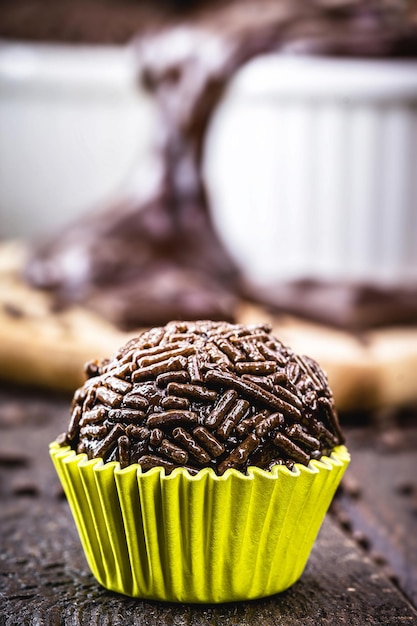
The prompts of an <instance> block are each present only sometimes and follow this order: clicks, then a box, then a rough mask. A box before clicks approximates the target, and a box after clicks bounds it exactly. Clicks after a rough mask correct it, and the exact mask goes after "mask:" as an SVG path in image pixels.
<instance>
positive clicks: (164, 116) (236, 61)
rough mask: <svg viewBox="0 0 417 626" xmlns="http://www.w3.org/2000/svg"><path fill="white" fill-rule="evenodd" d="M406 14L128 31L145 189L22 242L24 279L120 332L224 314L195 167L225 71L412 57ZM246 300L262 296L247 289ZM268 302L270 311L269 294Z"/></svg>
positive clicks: (313, 11) (335, 8)
mask: <svg viewBox="0 0 417 626" xmlns="http://www.w3.org/2000/svg"><path fill="white" fill-rule="evenodd" d="M197 4H198V3H197ZM410 15H412V11H411V9H410V8H409V7H407V6H406V3H402V2H390V3H387V4H386V5H385V4H384V5H381V3H379V2H375V1H373V0H372V1H371V0H368V1H365V2H360V3H359V2H356V1H355V0H344V1H341V2H330V1H329V0H315V1H314V2H313V1H311V2H305V1H304V0H303V1H301V0H298V1H297V0H292V1H291V2H285V1H284V0H281V1H276V0H274V1H273V2H272V1H271V0H261V1H260V2H257V3H253V2H250V1H244V0H242V1H241V2H228V3H225V4H221V5H217V4H216V5H215V6H210V7H207V8H206V9H205V10H204V6H203V10H198V8H194V10H192V11H191V10H190V11H185V14H183V16H182V20H181V21H180V23H178V22H179V20H178V19H177V20H175V19H171V22H173V24H170V25H169V26H168V27H165V28H161V27H160V28H158V29H156V30H155V31H154V32H153V33H152V34H149V33H148V34H146V35H143V36H141V37H140V38H139V37H138V38H137V40H136V41H135V42H134V44H133V45H134V47H135V49H136V53H137V60H138V79H139V80H141V81H142V83H143V84H144V85H145V86H146V88H147V89H148V90H149V91H150V92H151V93H152V94H153V96H154V98H155V101H156V104H157V109H158V115H159V121H158V133H159V137H158V141H159V145H158V154H157V166H156V167H155V172H156V173H158V176H156V177H155V181H154V185H153V188H152V190H151V192H150V193H149V195H148V196H147V199H146V201H145V200H140V201H139V200H138V199H133V200H132V201H130V200H129V201H128V200H126V201H121V202H120V203H119V205H118V206H115V207H111V208H110V209H108V210H105V211H100V212H97V213H94V214H91V215H88V216H87V217H84V218H82V219H80V220H78V221H76V222H75V223H74V224H73V225H72V226H70V227H68V228H66V229H65V230H64V231H63V232H62V233H60V234H58V235H57V236H54V237H51V238H49V239H46V241H44V242H41V243H38V244H36V245H34V247H33V249H32V252H31V254H30V258H29V260H28V263H27V265H26V269H25V277H26V279H27V280H28V281H29V282H30V283H31V284H33V285H35V286H37V287H40V288H45V289H49V290H51V291H52V292H54V293H55V294H56V296H57V300H58V302H59V303H61V304H62V303H66V302H71V301H74V300H75V301H79V302H83V303H84V304H85V305H87V306H89V307H91V308H93V309H96V310H98V311H99V312H100V313H101V314H103V315H105V316H106V317H108V318H109V319H110V320H112V321H113V322H115V323H116V324H118V325H119V326H121V327H124V328H131V327H137V326H140V325H145V326H148V325H156V324H163V323H165V322H167V321H168V320H170V319H201V318H210V319H227V320H232V319H234V317H235V314H236V306H237V303H238V299H239V298H240V297H241V295H242V283H243V280H242V277H241V276H240V272H239V269H238V268H237V267H236V266H235V264H234V262H233V261H232V260H231V258H230V256H229V253H228V251H227V250H225V249H224V247H223V245H222V243H221V242H220V240H219V239H218V237H217V235H216V233H215V231H214V229H213V226H212V223H211V220H210V213H209V210H208V206H207V199H206V194H205V189H204V184H203V181H202V179H201V168H200V160H201V153H202V147H203V142H204V138H205V134H206V130H207V125H208V122H209V120H210V117H211V114H212V112H213V110H214V109H215V107H216V105H217V103H218V102H219V99H220V98H221V96H222V93H223V91H224V88H225V86H226V85H227V83H228V80H229V78H230V77H231V76H233V75H234V73H235V72H236V70H237V69H238V68H239V67H241V66H242V65H243V64H244V63H245V62H246V61H248V60H250V59H251V58H253V57H255V56H257V55H258V54H261V53H264V52H271V51H277V52H284V53H289V52H292V53H297V52H303V53H309V54H332V55H350V56H358V57H363V56H368V57H369V56H371V57H372V56H404V55H416V54H417V37H416V30H415V27H414V25H412V22H411V21H410V19H409V18H410ZM175 21H176V23H175ZM246 295H248V296H249V297H250V298H252V299H254V300H257V299H258V298H259V299H260V300H262V297H261V296H260V295H259V294H258V293H257V292H256V290H254V289H252V288H249V287H247V289H246ZM272 300H273V301H274V300H275V301H278V304H277V307H278V308H280V292H279V290H274V289H272ZM352 306H354V303H353V305H352ZM281 308H285V306H282V305H281ZM355 310H356V309H355ZM317 317H320V313H318V315H317ZM400 317H401V316H400ZM403 317H404V316H403ZM388 321H391V319H389V320H388ZM226 352H227V350H226Z"/></svg>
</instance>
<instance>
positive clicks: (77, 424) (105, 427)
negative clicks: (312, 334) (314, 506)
mask: <svg viewBox="0 0 417 626" xmlns="http://www.w3.org/2000/svg"><path fill="white" fill-rule="evenodd" d="M86 373H87V376H88V379H87V380H86V382H85V384H84V385H83V386H82V387H81V388H79V389H78V390H77V391H76V393H75V395H74V399H73V404H72V416H71V420H70V424H69V427H68V431H67V432H66V433H65V434H64V435H63V436H61V438H59V441H60V442H61V443H65V444H69V445H70V446H71V447H72V448H73V449H74V450H76V451H77V452H78V453H86V454H87V457H88V458H90V459H91V458H97V457H100V458H102V459H103V461H104V462H110V461H119V462H120V466H121V467H126V466H128V465H130V464H133V463H138V464H139V465H140V466H141V468H142V471H147V470H149V469H150V468H152V467H163V468H164V469H165V471H166V473H170V472H171V471H172V470H173V469H175V468H176V467H185V468H187V469H188V471H189V472H190V473H192V474H195V473H197V472H198V471H199V470H200V469H202V468H204V467H211V468H213V469H214V471H215V472H216V474H218V475H221V474H223V473H224V472H225V471H226V470H227V469H229V468H235V469H237V470H240V471H241V472H245V471H246V469H247V468H248V467H249V466H256V467H259V468H262V469H264V470H270V469H271V468H272V467H273V466H274V465H276V464H281V465H282V464H283V465H286V466H287V467H289V468H292V466H293V465H294V463H301V464H303V465H308V463H309V461H310V459H319V458H320V457H322V456H323V455H329V454H330V453H331V451H332V449H333V448H334V447H335V446H337V445H339V444H341V443H343V441H344V439H343V435H342V432H341V430H340V426H339V422H338V418H337V414H336V411H335V407H334V403H333V398H332V394H331V391H330V389H329V386H328V382H327V378H326V375H325V374H324V373H323V371H322V370H321V369H320V367H319V366H318V365H317V363H316V362H315V361H313V360H312V359H311V358H309V357H306V356H299V355H297V354H295V353H294V352H293V351H292V350H291V349H290V348H289V347H287V346H285V345H283V343H282V342H281V341H279V340H278V339H276V338H275V337H274V336H273V335H272V333H271V328H270V327H269V326H268V325H266V324H256V325H247V326H245V325H241V324H229V323H227V322H213V321H196V322H170V323H168V324H167V325H166V326H164V327H158V328H153V329H151V330H147V331H144V332H142V333H141V334H140V335H139V336H138V337H136V338H134V339H132V340H130V341H129V342H128V343H127V344H126V345H125V346H124V347H122V348H121V349H120V351H119V352H118V353H117V354H116V355H115V356H114V357H113V358H112V359H111V360H109V359H106V360H103V361H101V362H97V361H93V362H90V363H88V364H87V365H86Z"/></svg>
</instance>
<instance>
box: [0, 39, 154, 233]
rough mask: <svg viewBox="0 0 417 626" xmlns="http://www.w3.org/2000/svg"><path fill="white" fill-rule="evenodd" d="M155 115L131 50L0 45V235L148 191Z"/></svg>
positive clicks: (49, 225)
mask: <svg viewBox="0 0 417 626" xmlns="http://www.w3.org/2000/svg"><path fill="white" fill-rule="evenodd" d="M154 113H155V111H154V108H153V106H152V103H151V102H150V101H149V97H148V96H147V95H146V94H145V93H144V92H143V91H142V90H141V89H140V87H139V85H138V83H137V72H136V63H135V59H134V55H133V53H132V51H131V50H130V49H129V47H116V46H114V47H111V46H75V45H74V46H71V45H58V44H57V45H55V44H54V45H52V44H30V43H24V42H11V43H8V42H5V41H3V42H0V237H15V236H25V235H32V234H36V233H40V232H43V231H45V230H47V231H53V229H54V228H56V227H58V226H59V225H62V224H64V223H65V222H67V221H68V220H70V219H71V218H72V217H74V216H76V215H77V214H79V213H81V212H83V211H86V210H90V209H93V208H96V207H97V206H100V205H102V204H103V203H106V202H111V201H113V200H114V199H116V198H117V197H118V194H119V193H120V192H121V191H122V190H123V189H124V188H125V187H126V186H128V187H130V188H131V187H132V186H137V188H139V189H141V188H145V187H146V183H147V176H148V171H147V170H146V165H147V164H148V163H149V159H148V155H149V152H150V144H151V143H152V141H153V132H154V121H155V118H154ZM138 165H139V166H138Z"/></svg>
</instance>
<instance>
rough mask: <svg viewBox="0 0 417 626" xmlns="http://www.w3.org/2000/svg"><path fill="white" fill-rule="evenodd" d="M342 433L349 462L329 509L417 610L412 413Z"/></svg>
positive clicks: (416, 448)
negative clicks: (399, 419) (346, 443)
mask: <svg viewBox="0 0 417 626" xmlns="http://www.w3.org/2000/svg"><path fill="white" fill-rule="evenodd" d="M346 434H347V438H348V445H349V449H350V451H351V454H352V462H351V465H350V468H349V471H348V473H347V474H346V476H345V479H344V481H343V484H342V487H343V488H342V489H341V493H340V495H339V496H338V498H337V500H336V501H335V503H334V506H333V507H332V510H333V512H334V513H335V514H336V517H337V518H338V519H339V520H340V521H341V523H342V525H343V526H345V528H346V529H347V530H348V531H349V532H350V533H351V534H352V537H353V538H354V539H356V540H357V542H358V544H360V545H361V546H362V548H363V549H364V550H366V551H367V552H368V554H369V555H370V557H371V558H373V559H374V560H375V561H376V562H378V563H379V564H381V565H382V566H384V567H385V570H386V572H387V573H388V574H389V576H390V577H391V579H392V580H394V581H395V582H396V583H397V584H398V585H399V586H400V588H401V589H402V590H403V591H404V593H405V594H406V595H407V596H408V598H409V599H410V600H411V601H412V603H413V604H414V606H417V412H416V413H412V414H409V415H407V416H406V417H405V418H404V420H403V421H402V422H401V421H397V422H394V423H393V422H390V423H389V424H388V427H386V426H383V427H382V428H381V427H377V426H376V425H375V424H374V423H373V424H372V423H371V424H368V425H365V426H362V427H356V428H347V429H346Z"/></svg>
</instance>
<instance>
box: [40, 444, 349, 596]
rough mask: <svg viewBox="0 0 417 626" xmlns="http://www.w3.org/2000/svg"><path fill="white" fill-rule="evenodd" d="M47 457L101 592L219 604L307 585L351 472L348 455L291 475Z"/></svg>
mask: <svg viewBox="0 0 417 626" xmlns="http://www.w3.org/2000/svg"><path fill="white" fill-rule="evenodd" d="M50 454H51V457H52V460H53V462H54V465H55V468H56V471H57V473H58V476H59V478H60V480H61V483H62V485H63V488H64V490H65V493H66V495H67V498H68V502H69V504H70V507H71V510H72V513H73V516H74V519H75V523H76V526H77V529H78V532H79V535H80V539H81V543H82V545H83V548H84V551H85V555H86V558H87V561H88V563H89V566H90V568H91V570H92V572H93V574H94V576H95V577H96V579H97V580H98V582H99V583H100V584H101V585H103V586H104V587H106V588H107V589H110V590H112V591H116V592H119V593H122V594H125V595H128V596H133V597H139V598H147V599H156V600H164V601H172V602H189V603H218V602H232V601H238V600H249V599H255V598H260V597H264V596H269V595H272V594H275V593H278V592H281V591H283V590H285V589H287V588H288V587H290V586H291V585H292V584H293V583H295V582H296V581H297V580H298V579H299V578H300V576H301V574H302V572H303V570H304V567H305V565H306V562H307V560H308V557H309V554H310V551H311V548H312V546H313V543H314V540H315V538H316V536H317V533H318V531H319V528H320V526H321V523H322V521H323V518H324V516H325V514H326V511H327V509H328V507H329V505H330V502H331V500H332V497H333V495H334V493H335V490H336V488H337V486H338V484H339V483H340V480H341V478H342V476H343V473H344V471H345V469H346V467H347V465H348V463H349V458H350V457H349V454H348V451H347V449H346V448H345V447H344V446H338V447H337V448H335V449H334V451H333V452H332V454H331V455H330V457H322V459H321V460H320V461H311V462H310V464H309V466H308V467H304V466H302V465H299V464H295V466H294V469H293V470H292V471H290V470H289V469H287V468H286V467H284V466H278V465H277V466H275V467H274V468H273V470H272V471H271V472H266V471H264V470H261V469H258V468H249V469H248V472H247V474H243V473H241V472H239V471H237V470H234V469H229V470H227V471H226V472H225V474H224V475H222V476H217V475H216V474H215V473H214V471H213V470H212V469H209V468H205V469H202V470H200V471H199V472H198V474H196V475H195V476H191V475H190V474H189V473H188V472H187V470H185V469H183V468H178V469H176V470H174V471H173V472H172V473H171V474H170V475H168V476H166V475H165V473H164V470H163V469H161V468H154V469H151V470H149V471H147V472H145V473H142V471H141V468H140V466H139V465H137V464H134V465H131V466H130V467H127V468H125V469H120V466H119V464H118V463H103V462H102V460H101V459H94V460H87V457H86V455H85V454H79V455H77V454H76V453H75V452H74V451H73V450H71V449H70V448H69V447H60V446H59V445H58V444H57V443H53V444H51V446H50Z"/></svg>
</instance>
